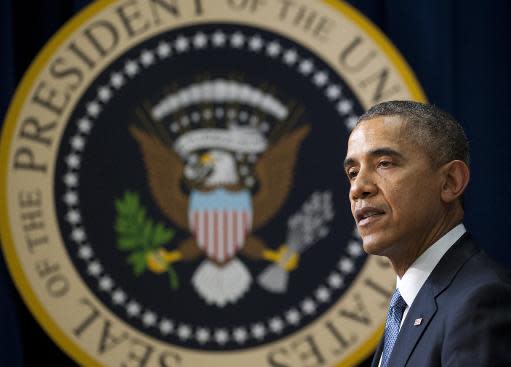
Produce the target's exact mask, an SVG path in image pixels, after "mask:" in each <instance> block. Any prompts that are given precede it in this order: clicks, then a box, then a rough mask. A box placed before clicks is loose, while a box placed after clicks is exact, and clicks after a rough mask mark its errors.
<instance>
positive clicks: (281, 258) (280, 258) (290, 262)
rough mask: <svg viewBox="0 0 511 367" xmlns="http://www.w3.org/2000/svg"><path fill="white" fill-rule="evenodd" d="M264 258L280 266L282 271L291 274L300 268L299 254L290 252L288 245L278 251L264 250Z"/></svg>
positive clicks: (282, 246)
mask: <svg viewBox="0 0 511 367" xmlns="http://www.w3.org/2000/svg"><path fill="white" fill-rule="evenodd" d="M263 258H264V259H266V260H268V261H271V262H274V263H276V264H278V265H279V266H280V267H281V268H282V269H284V270H286V271H287V272H290V271H293V270H295V269H296V268H297V267H298V261H299V259H300V255H299V254H298V252H295V251H293V250H289V248H288V246H287V245H281V246H280V247H279V248H278V250H277V251H275V250H270V249H266V250H264V251H263Z"/></svg>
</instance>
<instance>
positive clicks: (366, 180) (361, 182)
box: [350, 170, 378, 200]
mask: <svg viewBox="0 0 511 367" xmlns="http://www.w3.org/2000/svg"><path fill="white" fill-rule="evenodd" d="M377 192H378V187H377V185H376V184H375V182H374V180H373V177H372V176H371V175H370V174H369V173H368V172H366V171H365V170H360V171H359V172H358V174H357V176H356V177H355V178H354V179H353V181H352V182H351V187H350V199H351V200H359V199H364V198H366V197H369V196H372V195H374V194H376V193H377Z"/></svg>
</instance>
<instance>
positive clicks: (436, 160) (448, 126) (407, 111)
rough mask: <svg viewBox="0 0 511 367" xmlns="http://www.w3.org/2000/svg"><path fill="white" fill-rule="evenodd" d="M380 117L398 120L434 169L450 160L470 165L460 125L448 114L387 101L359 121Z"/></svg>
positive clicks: (416, 104)
mask: <svg viewBox="0 0 511 367" xmlns="http://www.w3.org/2000/svg"><path fill="white" fill-rule="evenodd" d="M382 116H398V117H400V118H401V119H403V121H405V122H406V124H407V125H408V127H409V128H410V132H411V135H412V136H413V137H415V139H416V140H417V143H418V144H419V145H420V146H422V147H423V148H424V150H425V151H426V152H427V154H428V155H429V156H430V158H431V160H432V163H433V165H434V166H441V165H443V164H445V163H448V162H450V161H453V160H460V161H463V162H465V163H466V164H467V166H468V165H469V163H470V155H469V147H468V139H467V136H466V135H465V132H464V131H463V128H462V127H461V125H460V124H459V123H458V122H457V121H456V120H455V119H454V118H453V117H452V116H451V115H450V114H448V113H447V112H445V111H442V110H441V109H439V108H438V107H435V106H434V105H431V104H425V103H420V102H414V101H388V102H382V103H378V104H376V105H374V106H373V107H371V108H370V109H369V110H368V111H367V112H366V113H364V114H363V115H362V116H360V117H359V119H358V122H357V125H358V124H360V123H361V122H362V121H365V120H370V119H373V118H377V117H382Z"/></svg>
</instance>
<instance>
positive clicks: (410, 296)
mask: <svg viewBox="0 0 511 367" xmlns="http://www.w3.org/2000/svg"><path fill="white" fill-rule="evenodd" d="M466 231H467V230H466V229H465V226H464V225H463V223H461V224H458V225H457V226H456V227H454V228H453V229H451V230H450V231H449V232H447V233H446V234H445V235H443V236H442V237H441V238H440V239H439V240H438V241H436V242H435V243H434V244H433V245H431V246H430V247H429V248H428V249H427V250H426V251H424V253H423V254H422V255H421V256H419V257H418V258H417V259H416V260H415V261H414V263H413V264H412V265H411V266H410V267H409V268H408V270H407V271H406V272H405V274H404V275H403V277H402V278H399V277H397V288H398V289H399V292H400V293H401V296H402V297H403V299H404V300H405V302H406V304H407V305H408V307H410V306H411V305H412V303H413V300H414V299H415V297H416V296H417V293H419V290H420V289H421V287H422V286H423V284H424V283H425V282H426V280H427V279H428V277H429V275H430V274H431V272H432V271H433V269H434V268H435V266H436V265H437V264H438V262H439V261H440V259H441V258H442V257H443V256H444V255H445V253H446V252H447V251H448V250H449V249H450V248H451V246H452V245H454V243H455V242H456V241H457V240H458V239H459V238H460V237H461V236H462V235H463V234H464V233H465V232H466Z"/></svg>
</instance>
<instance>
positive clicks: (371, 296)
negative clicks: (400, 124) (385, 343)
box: [0, 0, 424, 367]
mask: <svg viewBox="0 0 511 367" xmlns="http://www.w3.org/2000/svg"><path fill="white" fill-rule="evenodd" d="M387 99H416V100H423V99H424V97H423V95H422V93H421V90H420V87H419V86H418V84H417V82H416V81H415V79H414V78H413V76H412V74H411V72H410V71H409V69H408V68H407V66H406V65H405V63H404V62H403V61H402V59H401V58H400V57H399V56H398V54H397V53H396V51H395V50H394V48H393V47H392V46H391V45H390V44H389V42H388V41H387V40H385V39H384V37H383V36H382V35H381V34H380V33H379V32H378V31H377V30H376V29H375V28H374V27H373V26H372V25H370V24H369V23H368V22H367V21H366V20H365V19H364V18H363V17H362V16H361V15H360V14H358V13H357V12H356V11H355V10H353V9H352V8H350V7H349V6H347V5H345V4H343V3H337V2H334V1H299V0H296V1H291V0H289V1H288V0H286V1H284V0H275V1H259V0H218V1H214V2H211V1H210V2H206V1H201V0H195V1H186V2H185V1H170V0H167V1H164V0H123V1H105V2H98V3H95V4H93V5H91V6H89V7H88V8H87V9H85V10H84V11H83V12H82V13H80V14H79V15H78V16H77V17H75V18H74V19H73V20H72V21H71V22H70V23H69V24H67V25H66V26H65V27H64V28H63V29H62V30H61V31H60V32H59V33H58V34H57V35H56V36H55V37H54V38H53V39H52V41H51V42H50V43H49V44H48V45H47V46H46V48H45V49H44V50H43V52H42V53H41V54H40V55H39V57H38V58H37V60H36V61H35V62H34V64H33V65H32V67H31V68H30V70H29V72H28V73H27V75H26V76H25V78H24V80H23V82H22V83H21V85H20V87H19V88H18V91H17V93H16V96H15V98H14V100H13V103H12V105H11V108H10V110H9V113H8V116H7V120H6V123H5V127H4V131H3V136H2V145H1V169H2V176H1V187H0V189H1V200H0V203H1V221H2V223H1V224H2V227H1V234H2V242H3V249H4V252H5V255H6V258H7V261H8V265H9V268H10V271H11V273H12V275H13V278H14V280H15V282H16V284H17V286H18V288H19V290H20V292H21V294H22V296H23V298H24V300H25V302H26V303H27V305H28V306H29V307H30V309H31V311H32V312H33V314H34V315H35V317H36V318H37V319H38V320H39V322H40V323H41V324H42V326H43V327H44V328H45V330H46V331H47V332H48V334H49V335H50V336H51V337H52V338H53V339H54V340H55V341H56V343H57V344H58V345H59V346H60V347H61V348H62V349H64V350H65V351H66V352H67V353H69V354H70V355H71V356H72V357H73V358H74V359H75V360H76V361H77V362H78V363H80V364H82V365H87V366H89V365H90V366H99V365H101V366H103V365H104V366H161V367H171V366H188V367H190V366H192V367H197V366H240V365H243V366H247V367H248V366H258V367H260V366H273V367H277V366H278V367H285V366H312V365H314V366H352V365H356V364H357V363H358V362H359V361H361V360H362V359H364V358H366V357H367V356H368V355H370V353H372V351H373V349H374V347H375V346H376V343H377V341H378V339H379V337H380V335H381V331H382V327H383V324H384V321H385V315H386V309H387V299H388V297H389V295H390V294H391V292H392V290H393V287H394V282H395V278H394V276H393V273H392V271H391V269H390V268H389V264H388V263H387V262H386V261H383V260H381V259H378V258H373V257H369V256H367V255H366V254H365V253H364V252H363V250H362V247H361V242H360V239H359V237H358V234H357V231H356V228H355V226H354V223H353V220H352V218H351V214H350V209H349V205H348V200H347V193H348V182H347V180H346V179H345V178H344V173H343V170H342V159H343V157H344V152H345V149H346V141H347V137H348V135H349V133H350V131H351V129H352V128H353V126H354V124H355V123H356V121H357V116H358V115H360V114H361V113H362V112H363V111H364V110H365V109H366V108H367V107H368V106H370V105H372V104H374V103H376V102H380V101H383V100H387Z"/></svg>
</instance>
